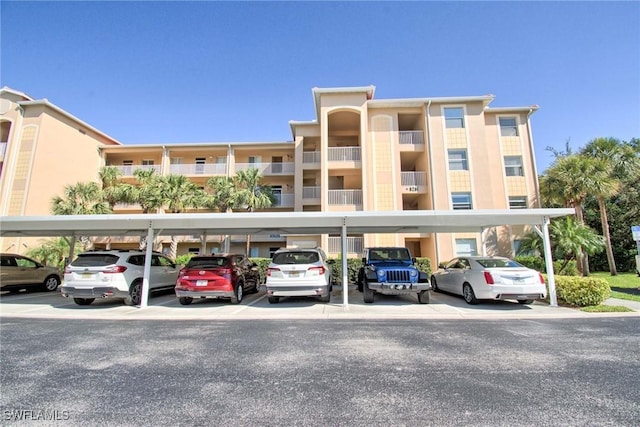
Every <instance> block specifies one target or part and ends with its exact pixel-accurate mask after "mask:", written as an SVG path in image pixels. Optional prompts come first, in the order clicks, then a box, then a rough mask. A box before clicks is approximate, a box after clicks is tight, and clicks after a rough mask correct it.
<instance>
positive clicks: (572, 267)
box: [515, 256, 578, 276]
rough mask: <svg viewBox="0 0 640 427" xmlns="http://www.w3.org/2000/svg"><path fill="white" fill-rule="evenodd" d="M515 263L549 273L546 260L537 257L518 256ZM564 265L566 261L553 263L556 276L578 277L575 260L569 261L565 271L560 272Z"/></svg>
mask: <svg viewBox="0 0 640 427" xmlns="http://www.w3.org/2000/svg"><path fill="white" fill-rule="evenodd" d="M515 261H516V262H519V263H520V264H522V265H524V266H525V267H529V268H532V269H534V270H536V271H539V272H541V273H546V272H547V265H546V264H545V262H544V258H541V257H537V256H517V257H515ZM563 263H564V261H554V262H553V271H554V272H555V274H557V275H560V276H576V275H577V274H578V267H577V264H576V262H575V260H572V261H569V263H568V264H567V265H566V266H565V267H564V270H562V271H560V267H562V264H563Z"/></svg>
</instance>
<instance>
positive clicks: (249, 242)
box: [247, 234, 251, 258]
mask: <svg viewBox="0 0 640 427" xmlns="http://www.w3.org/2000/svg"><path fill="white" fill-rule="evenodd" d="M250 250H251V234H247V258H249V255H250V253H249V252H250Z"/></svg>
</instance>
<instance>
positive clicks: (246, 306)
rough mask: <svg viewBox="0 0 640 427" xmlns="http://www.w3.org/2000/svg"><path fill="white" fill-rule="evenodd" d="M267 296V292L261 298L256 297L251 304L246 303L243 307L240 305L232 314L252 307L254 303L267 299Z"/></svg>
mask: <svg viewBox="0 0 640 427" xmlns="http://www.w3.org/2000/svg"><path fill="white" fill-rule="evenodd" d="M266 297H267V294H264V295H262V296H261V297H260V298H258V299H256V300H255V301H251V302H250V303H249V304H245V305H243V306H241V307H239V308H238V309H237V310H235V311H232V312H231V314H238V313H240V312H242V311H244V310H246V309H247V308H248V307H251V306H252V305H255V304H257V303H258V302H260V301H262V300H263V299H265V298H266Z"/></svg>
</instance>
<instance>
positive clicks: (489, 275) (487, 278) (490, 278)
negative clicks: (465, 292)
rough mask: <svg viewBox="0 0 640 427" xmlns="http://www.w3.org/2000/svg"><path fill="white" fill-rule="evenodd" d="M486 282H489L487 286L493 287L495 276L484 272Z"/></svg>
mask: <svg viewBox="0 0 640 427" xmlns="http://www.w3.org/2000/svg"><path fill="white" fill-rule="evenodd" d="M484 280H485V282H487V285H493V284H494V282H493V276H492V275H491V273H489V272H488V271H485V272H484Z"/></svg>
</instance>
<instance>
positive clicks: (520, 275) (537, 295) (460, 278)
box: [431, 256, 547, 304]
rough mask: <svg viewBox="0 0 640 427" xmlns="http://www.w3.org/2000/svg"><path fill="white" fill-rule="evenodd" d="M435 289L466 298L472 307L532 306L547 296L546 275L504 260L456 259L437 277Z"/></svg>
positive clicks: (432, 280)
mask: <svg viewBox="0 0 640 427" xmlns="http://www.w3.org/2000/svg"><path fill="white" fill-rule="evenodd" d="M431 286H432V287H433V290H434V291H436V292H438V291H445V292H450V293H452V294H456V295H462V296H463V298H464V300H465V301H466V302H467V303H468V304H477V303H478V300H483V299H486V300H517V301H518V302H519V303H520V304H531V303H533V301H534V300H536V299H544V298H545V297H546V296H547V287H546V286H545V283H544V278H543V277H542V274H540V273H539V272H538V271H536V270H532V269H530V268H527V267H525V266H523V265H522V264H519V263H517V262H516V261H513V260H511V259H509V258H503V257H482V256H464V257H458V258H454V259H452V260H451V261H449V262H447V263H445V264H444V267H443V268H441V269H439V270H437V271H436V272H434V273H433V275H432V276H431Z"/></svg>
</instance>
